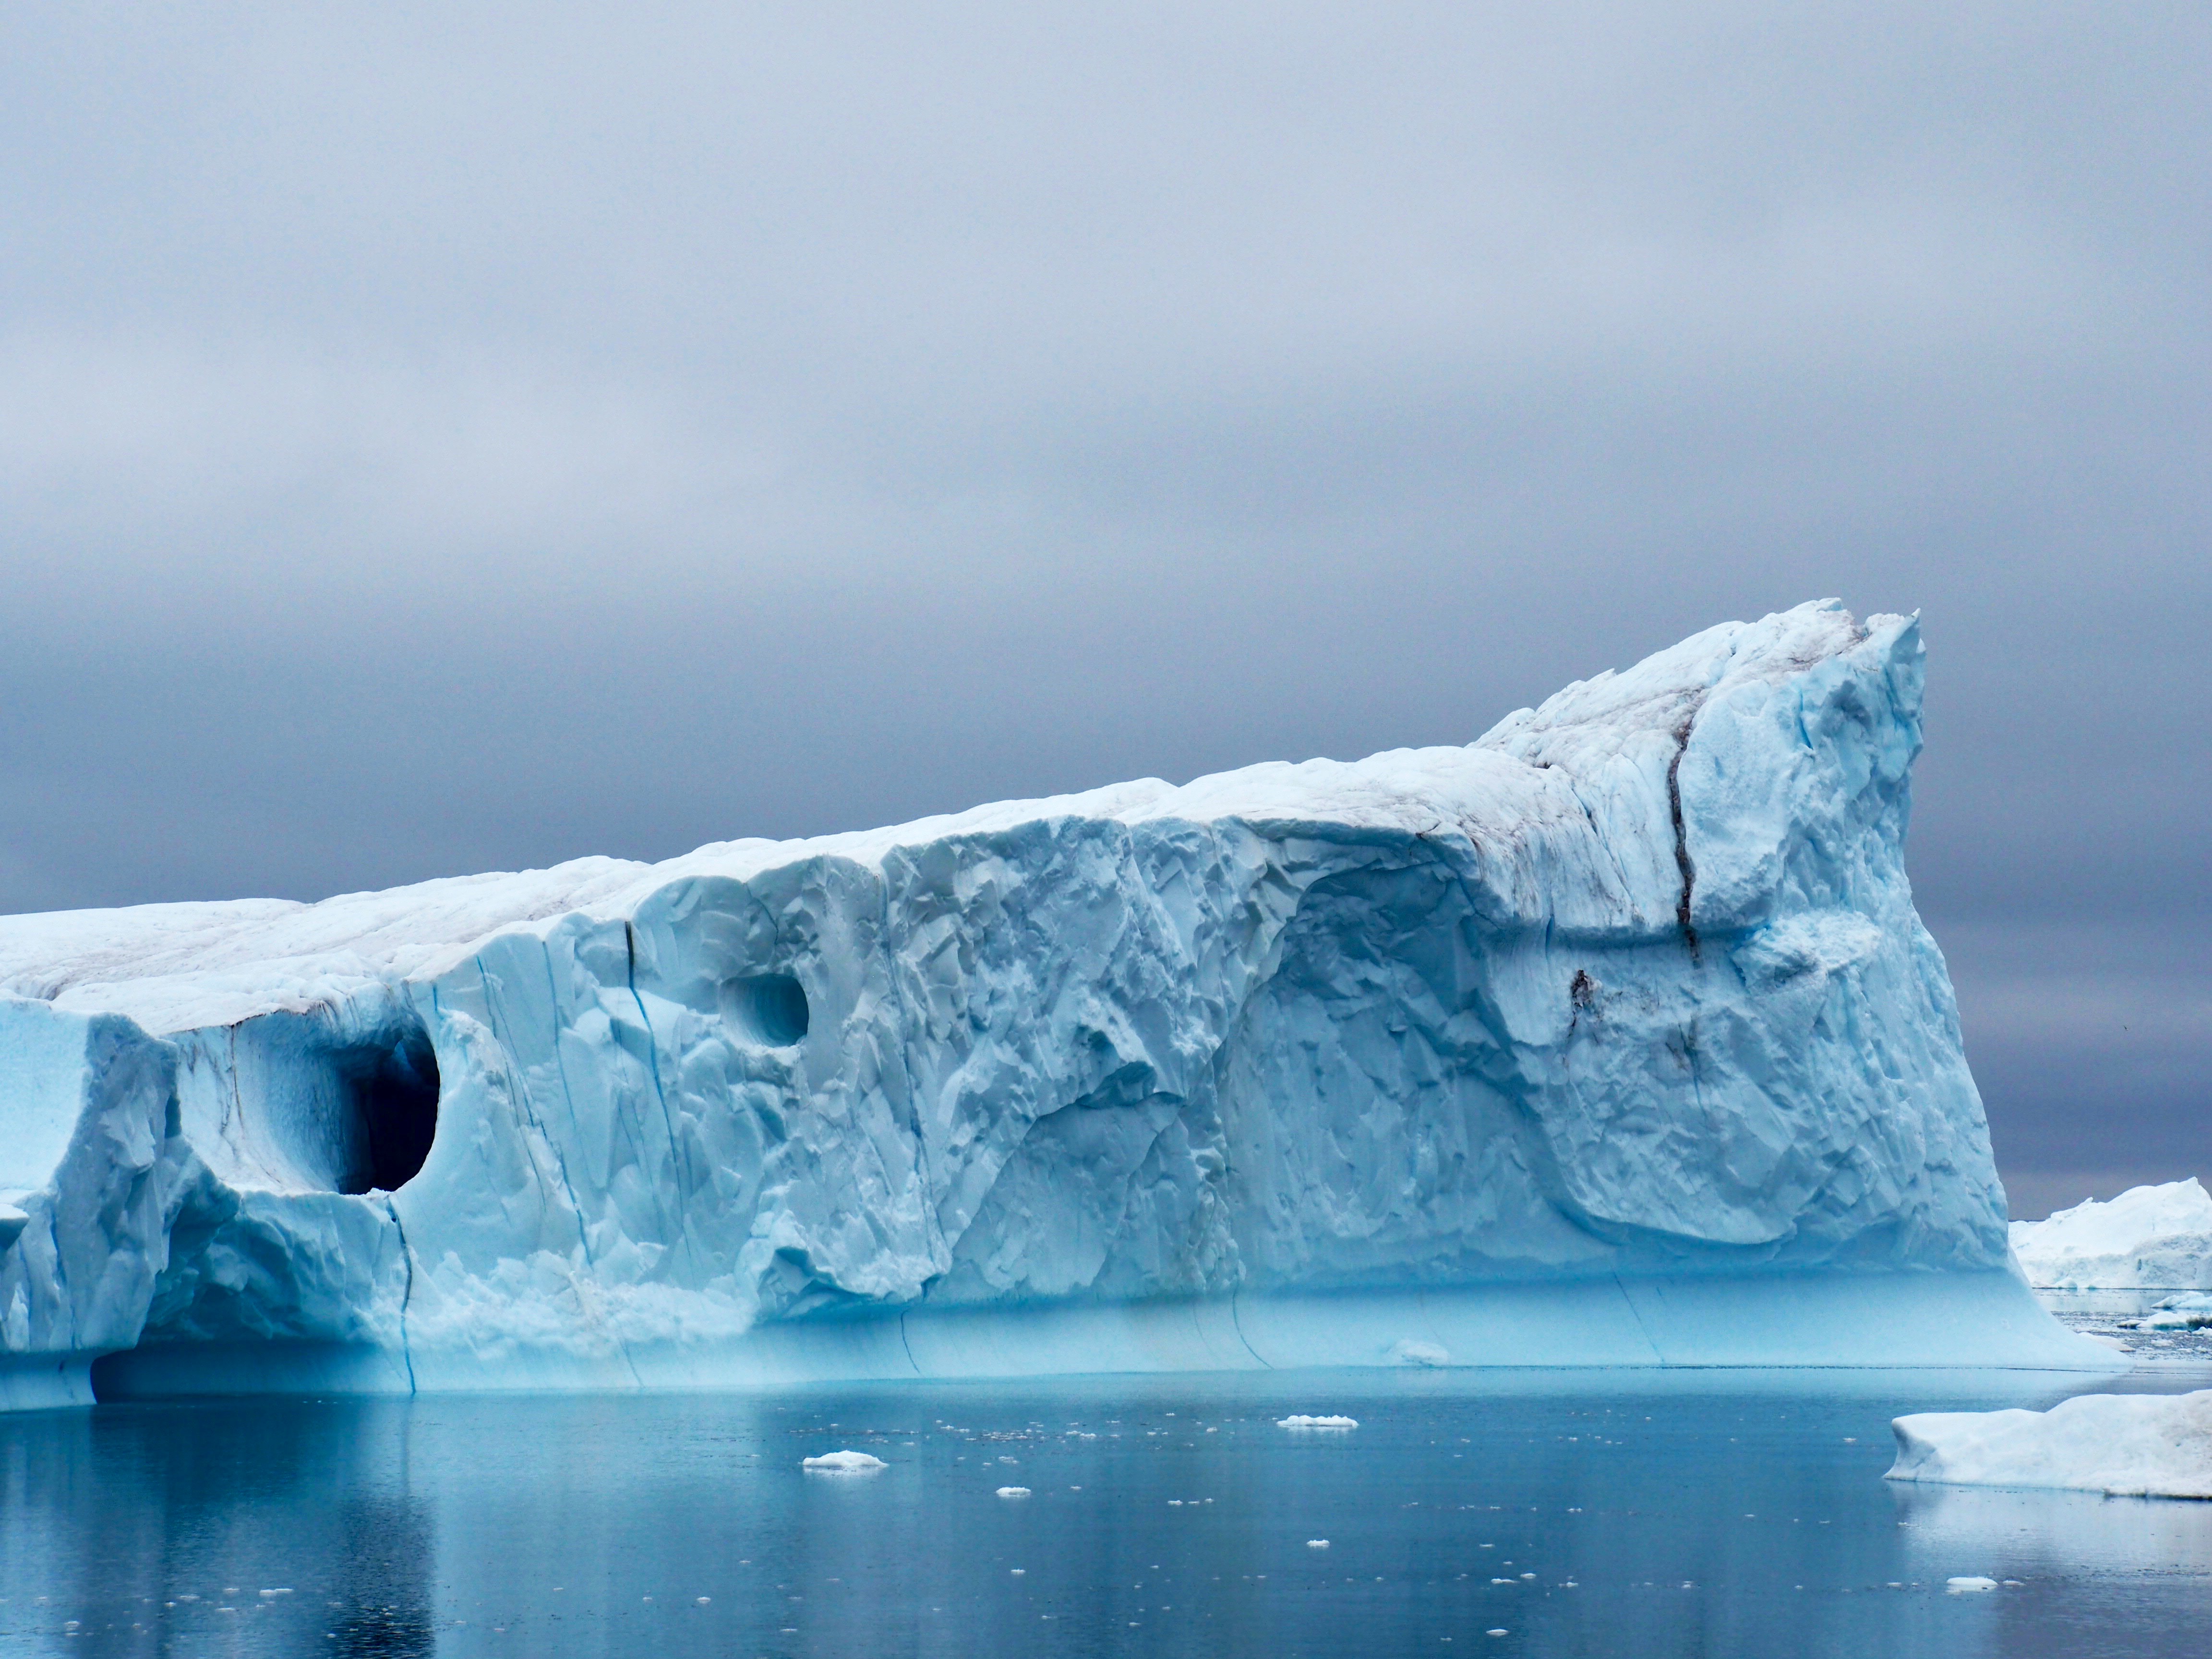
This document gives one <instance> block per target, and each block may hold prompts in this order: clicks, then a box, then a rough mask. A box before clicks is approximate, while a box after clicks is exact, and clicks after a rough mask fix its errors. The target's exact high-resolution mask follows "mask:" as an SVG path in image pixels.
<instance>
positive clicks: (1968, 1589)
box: [1943, 1574, 1997, 1595]
mask: <svg viewBox="0 0 2212 1659" xmlns="http://www.w3.org/2000/svg"><path fill="white" fill-rule="evenodd" d="M1996 1587H1997V1581H1996V1579H1994V1578H1982V1577H1976V1576H1974V1575H1972V1574H1968V1575H1967V1576H1966V1577H1960V1578H1946V1579H1945V1580H1944V1581H1943V1588H1944V1589H1947V1590H1948V1591H1950V1592H1951V1594H1952V1595H1972V1594H1973V1593H1974V1592H1975V1591H1977V1590H1993V1589H1996Z"/></svg>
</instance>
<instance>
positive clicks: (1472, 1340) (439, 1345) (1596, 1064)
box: [0, 604, 2087, 1401]
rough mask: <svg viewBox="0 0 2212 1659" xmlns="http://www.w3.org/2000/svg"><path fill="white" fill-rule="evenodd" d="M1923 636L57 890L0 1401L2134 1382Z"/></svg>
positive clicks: (11, 1012)
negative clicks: (381, 870)
mask: <svg viewBox="0 0 2212 1659" xmlns="http://www.w3.org/2000/svg"><path fill="white" fill-rule="evenodd" d="M1921 662H1922V656H1921V646H1920V640H1919V633H1918V628H1917V623H1915V622H1914V621H1913V620H1912V619H1911V618H1907V617H1871V618H1869V619H1868V621H1866V622H1865V623H1859V622H1857V621H1856V620H1855V619H1853V618H1852V617H1850V614H1849V613H1847V612H1846V611H1844V610H1842V609H1841V608H1840V607H1839V606H1837V605H1832V604H1831V605H1804V606H1800V607H1799V608H1797V609H1796V610H1794V611H1788V612H1785V613H1784V614H1781V615H1778V616H1774V617H1767V618H1765V619H1764V620H1763V621H1760V622H1758V623H1729V624H1726V625H1724V626H1722V627H1719V628H1715V629H1708V630H1707V631H1706V632H1705V633H1703V634H1700V635H1697V636H1696V637H1695V638H1693V639H1691V640H1688V641H1684V642H1683V643H1682V644H1680V645H1679V646H1676V647H1674V648H1672V649H1671V650H1668V651H1665V652H1662V653H1660V654H1658V655H1657V656H1655V657H1653V658H1651V659H1648V660H1647V661H1645V662H1644V663H1641V664H1639V665H1637V666H1636V667H1634V668H1632V669H1631V670H1628V671H1626V672H1622V673H1606V674H1601V675H1599V676H1598V677H1596V678H1594V679H1591V680H1589V681H1585V682H1582V683H1579V684H1575V685H1572V686H1570V687H1569V688H1567V690H1565V691H1562V692H1560V693H1559V695H1558V696H1554V697H1553V698H1551V699H1550V700H1549V701H1547V702H1546V703H1545V704H1544V705H1543V706H1542V707H1541V708H1535V709H1523V710H1521V711H1520V712H1518V713H1516V714H1512V715H1510V716H1509V717H1508V718H1507V719H1506V720H1503V721H1501V722H1500V723H1499V724H1498V726H1496V727H1494V728H1493V729H1492V731H1491V732H1488V733H1487V734H1486V735H1485V736H1484V737H1482V738H1480V739H1478V740H1477V741H1476V742H1474V743H1473V744H1468V745H1467V746H1465V747H1461V748H1438V749H1424V750H1396V751H1393V752H1391V753H1388V754H1383V755H1377V756H1375V757H1371V758H1370V759H1367V760H1364V761H1360V762H1356V763H1344V762H1337V761H1326V760H1316V761H1308V762H1304V763H1299V764H1296V765H1292V764H1268V765H1263V766H1255V767H1251V768H1248V769H1244V770H1242V771H1237V772H1231V773H1225V774H1221V775H1217V776H1213V777H1207V778H1200V779H1199V780H1197V781H1194V782H1192V783H1189V784H1187V785H1183V786H1181V787H1175V786H1171V785H1169V784H1166V783H1163V782H1160V781H1157V780H1145V781H1138V782H1134V783H1128V784H1121V785H1117V786H1115V787H1110V788H1107V789H1101V790H1095V791H1092V792H1091V793H1086V794H1080V795H1071V796H1063V797H1059V798H1055V799H1048V800H1041V801H1022V802H1011V803H1004V804H1000V805H993V806H986V807H981V808H978V809H976V810H975V811H971V812H967V813H963V814H959V815H957V816H954V817H940V818H933V819H928V820H925V821H923V822H921V823H913V824H907V825H904V826H901V827H899V828H896V829H879V830H872V831H867V832H865V833H860V834H854V835H844V836H826V837H822V838H818V839H815V840H811V841H799V842H766V841H744V842H726V843H720V844H717V845H714V846H711V847H706V848H701V849H699V850H698V851H697V852H696V853H693V854H688V855H686V856H684V857H682V858H678V859H675V860H670V861H669V862H667V863H664V864H659V865H641V864H634V863H626V862H623V861H621V860H611V859H590V860H578V861H576V862H574V863H571V864H567V865H562V866H558V867H557V868H555V869H552V870H545V871H535V872H525V873H521V874H514V875H489V876H477V877H467V878H455V879H452V880H445V881H435V882H427V883H423V884H420V885H417V886H414V887H408V888H401V889H396V890H392V891H388V892H380V893H362V894H351V895H347V896H343V897H339V898H333V899H329V900H325V901H324V902H321V903H318V904H295V903H289V902H279V901H274V900H253V901H243V902H229V903H210V904H169V905H155V906H147V907H142V908H135V909H128V910H113V911H96V912H76V913H69V914H62V915H35V916H20V917H14V918H9V919H6V920H4V921H0V1247H5V1248H4V1254H0V1350H4V1353H5V1354H6V1355H9V1356H13V1357H14V1358H13V1359H12V1360H11V1361H9V1363H8V1364H0V1398H8V1397H15V1398H20V1399H22V1400H25V1401H31V1400H33V1399H35V1398H43V1397H46V1396H45V1395H44V1394H42V1393H41V1390H45V1391H46V1392H47V1393H50V1392H51V1390H52V1389H53V1388H55V1387H64V1388H68V1389H77V1390H79V1391H80V1392H81V1391H82V1387H83V1383H84V1376H85V1372H84V1367H85V1365H86V1364H87V1363H88V1361H89V1359H90V1358H93V1357H94V1356H98V1355H103V1354H112V1355H113V1356H114V1358H111V1359H109V1360H108V1361H106V1364H105V1368H104V1370H103V1376H104V1378H105V1382H104V1384H103V1386H106V1387H108V1388H110V1389H113V1390H117V1391H130V1390H134V1389H135V1390H143V1389H155V1388H159V1389H173V1388H180V1387H200V1386H204V1387H208V1388H224V1389H234V1388H239V1387H247V1386H251V1387H270V1388H274V1387H301V1388H313V1389H325V1390H326V1389H336V1388H340V1387H349V1388H400V1389H414V1388H481V1387H488V1386H548V1385H563V1386H605V1387H635V1386H638V1385H640V1384H641V1383H655V1382H657V1383H719V1382H728V1381H732V1380H739V1379H742V1378H745V1377H751V1376H766V1375H810V1376H811V1375H823V1374H831V1375H855V1374H869V1375H874V1374H907V1375H911V1374H914V1373H915V1371H924V1372H931V1371H948V1370H950V1371H969V1372H974V1371H977V1370H997V1371H1006V1370H1085V1369H1098V1368H1100V1367H1102V1366H1114V1367H1130V1366H1136V1367H1143V1366H1156V1365H1186V1364H1206V1365H1221V1364H1314V1363H1336V1364H1347V1363H1351V1364H1395V1363H1425V1364H1439V1363H1458V1364H1492V1363H1515V1362H1520V1363H1547V1364H1568V1363H1572V1364H1659V1363H1674V1362H1676V1361H1687V1362H1690V1363H1710V1362H1711V1361H1713V1360H1714V1359H1715V1358H1717V1357H1723V1356H1732V1357H1736V1358H1756V1359H1759V1360H1760V1361H1762V1362H1765V1361H1772V1360H1777V1359H1779V1360H1782V1361H1784V1362H1797V1363H1811V1362H1812V1361H1814V1360H1815V1359H1818V1360H1820V1362H1821V1363H1898V1362H1910V1363H1929V1364H1942V1363H1982V1362H1986V1363H2003V1362H2008V1361H2010V1362H2018V1363H2038V1364H2044V1363H2049V1364H2071V1363H2076V1361H2077V1360H2078V1359H2079V1358H2080V1355H2081V1352H2082V1351H2083V1350H2084V1349H2085V1347H2086V1346H2087V1345H2082V1344H2079V1343H2076V1342H2075V1341H2074V1340H2073V1339H2071V1338H2069V1337H2066V1336H2065V1335H2064V1334H2063V1332H2060V1331H2059V1330H2058V1329H2057V1327H2056V1326H2055V1325H2054V1324H2053V1323H2052V1322H2051V1321H2049V1320H2048V1319H2047V1318H2046V1317H2045V1316H2042V1315H2041V1314H2039V1312H2037V1311H2036V1310H2034V1309H2033V1306H2032V1304H2030V1301H2029V1298H2028V1297H2027V1294H2026V1291H2025V1288H2024V1286H2021V1285H2020V1284H2019V1282H2018V1280H2017V1279H2016V1278H2015V1276H2013V1275H2012V1274H2011V1273H2010V1271H2009V1267H2008V1256H2007V1250H2006V1237H2005V1231H2004V1224H2003V1198H2002V1192H2001V1190H2000V1188H1999V1187H1998V1184H1997V1181H1996V1173H1995V1170H1994V1169H1993V1168H1992V1165H1991V1162H1990V1148H1989V1139H1988V1133H1987V1130H1986V1127H1985V1125H1984V1120H1983V1116H1982V1111H1981V1106H1980V1103H1979V1101H1978V1097H1977V1096H1976V1094H1975V1091H1974V1086H1973V1082H1972V1078H1971V1076H1970V1075H1969V1074H1968V1073H1967V1070H1966V1061H1965V1058H1964V1055H1963V1054H1962V1053H1961V1051H1960V1039H1959V1030H1958V1022H1957V1017H1956V1012H1955V1008H1954V1002H1953V998H1952V994H1951V987H1950V984H1949V981H1948V977H1947V975H1946V974H1945V971H1944V968H1943V963H1942V957H1941V955H1940V953H1939V952H1938V951H1937V950H1936V945H1935V944H1934V942H1933V941H1932V940H1931V939H1929V936H1928V934H1927V933H1926V931H1925V930H1924V929H1923V927H1921V925H1920V922H1919V920H1918V918H1917V915H1915V914H1914V911H1913V908H1912V902H1911V889H1910V886H1909V884H1908V883H1907V882H1906V880H1905V871H1904V863H1903V850H1902V849H1903V838H1904V833H1905V823H1906V819H1907V817H1908V811H1909V787H1908V784H1909V775H1910V771H1911V763H1912V761H1913V758H1914V757H1915V755H1916V754H1917V751H1918V748H1919V743H1920V690H1921ZM1762 1286H1763V1287H1765V1288H1764V1289H1760V1288H1759V1287H1762ZM1516 1287H1532V1288H1531V1289H1530V1290H1529V1291H1528V1292H1527V1293H1524V1291H1522V1289H1519V1288H1516ZM1730 1287H1735V1288H1730ZM1746 1287H1749V1288H1746ZM1539 1292H1540V1293H1539ZM1302 1297H1303V1298H1306V1300H1304V1301H1300V1300H1298V1298H1302ZM1747 1297H1750V1298H1752V1300H1750V1301H1747V1300H1746V1298H1747ZM1760 1297H1763V1298H1764V1300H1759V1298H1760ZM1961 1297H1963V1298H1965V1300H1964V1301H1961V1300H1960V1299H1959V1298H1961ZM1316 1298H1318V1299H1316ZM1754 1303H1755V1304H1756V1306H1757V1308H1759V1309H1765V1310H1768V1311H1767V1312H1756V1311H1754ZM1908 1304H1909V1306H1910V1308H1911V1310H1912V1311H1911V1314H1910V1316H1907V1314H1906V1313H1905V1311H1904V1310H1905V1309H1906V1308H1907V1306H1908ZM10 1365H12V1367H13V1369H12V1370H11V1369H9V1366H10ZM11 1377H12V1378H14V1379H15V1381H14V1382H10V1381H9V1379H10V1378H11ZM55 1378H60V1379H62V1381H61V1382H60V1383H56V1382H55V1381H54V1380H53V1379H55ZM19 1385H20V1386H19ZM10 1389H15V1394H14V1395H10V1394H9V1390H10Z"/></svg>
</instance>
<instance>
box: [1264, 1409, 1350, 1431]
mask: <svg viewBox="0 0 2212 1659" xmlns="http://www.w3.org/2000/svg"><path fill="white" fill-rule="evenodd" d="M1275 1426H1276V1427H1277V1428H1279V1429H1356V1428H1358V1426H1359V1419H1358V1418H1354V1417H1308V1416H1306V1415H1304V1413H1297V1414H1294V1415H1292V1416H1290V1417H1279V1418H1277V1419H1275Z"/></svg>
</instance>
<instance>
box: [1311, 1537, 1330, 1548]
mask: <svg viewBox="0 0 2212 1659" xmlns="http://www.w3.org/2000/svg"><path fill="white" fill-rule="evenodd" d="M1306 1547H1307V1548H1308V1549H1310V1550H1325V1549H1327V1548H1328V1539H1326V1538H1309V1539H1307V1540H1306Z"/></svg>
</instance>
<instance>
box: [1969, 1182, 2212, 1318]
mask: <svg viewBox="0 0 2212 1659" xmlns="http://www.w3.org/2000/svg"><path fill="white" fill-rule="evenodd" d="M2012 1248H2013V1253H2014V1254H2015V1255H2016V1256H2018V1257H2019V1259H2020V1265H2021V1271H2023V1272H2024V1273H2027V1279H2028V1283H2030V1284H2031V1285H2036V1286H2037V1287H2038V1288H2039V1289H2048V1290H2063V1291H2113V1290H2129V1291H2132V1290H2149V1291H2203V1290H2212V1194H2208V1193H2206V1192H2205V1190H2204V1188H2203V1186H2202V1185H2201V1184H2200V1183H2199V1182H2197V1178H2196V1177H2195V1176H2191V1177H2190V1178H2189V1179H2188V1180H2186V1181H2169V1182H2165V1183H2164V1184H2163V1185H2160V1186H2156V1187H2130V1188H2129V1189H2128V1190H2127V1191H2126V1192H2124V1193H2122V1194H2120V1195H2119V1196H2118V1198H2116V1199H2113V1200H2111V1201H2110V1202H2109V1203H2099V1202H2098V1201H2097V1200H2095V1199H2086V1200H2083V1201H2082V1202H2081V1203H2079V1204H2077V1205H2075V1206H2074V1207H2073V1208H2072V1209H2070V1210H2061V1211H2059V1212H2057V1214H2055V1215H2053V1216H2051V1218H2049V1219H2047V1220H2044V1221H2015V1222H2014V1223H2013V1224H2012Z"/></svg>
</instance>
